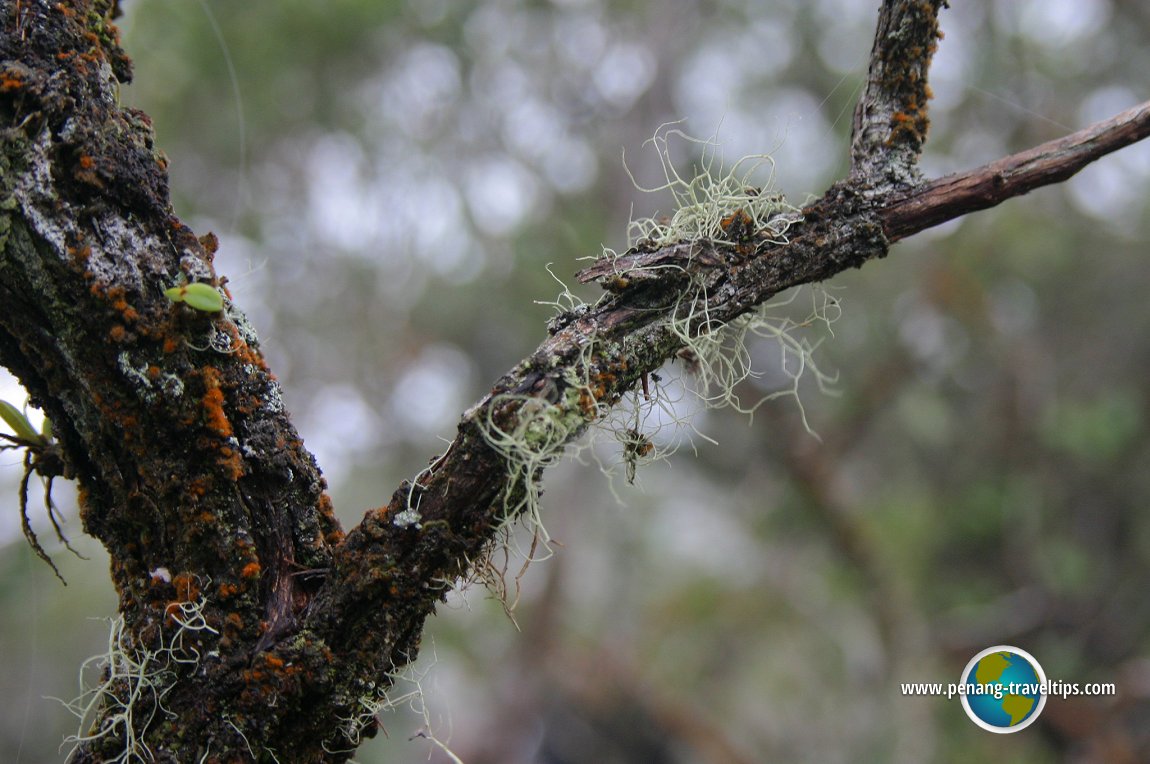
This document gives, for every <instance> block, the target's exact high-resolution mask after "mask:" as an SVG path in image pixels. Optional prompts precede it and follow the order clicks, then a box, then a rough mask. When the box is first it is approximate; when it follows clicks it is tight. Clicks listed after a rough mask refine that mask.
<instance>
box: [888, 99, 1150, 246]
mask: <svg viewBox="0 0 1150 764" xmlns="http://www.w3.org/2000/svg"><path fill="white" fill-rule="evenodd" d="M1147 136H1150V101H1147V102H1145V103H1143V104H1141V105H1139V106H1135V107H1133V108H1131V109H1127V110H1126V111H1124V112H1122V113H1121V114H1118V115H1116V116H1114V117H1111V118H1110V119H1108V120H1105V121H1104V122H1099V123H1097V124H1094V125H1091V126H1090V127H1087V128H1085V129H1083V130H1079V131H1078V132H1076V133H1072V134H1071V135H1068V136H1066V137H1064V138H1058V139H1057V140H1053V141H1049V142H1047V143H1043V144H1042V145H1041V146H1035V147H1034V148H1032V149H1028V150H1027V151H1023V152H1020V153H1018V154H1012V155H1010V156H1008V157H1004V158H1002V159H999V160H997V161H995V162H991V163H990V164H986V165H983V166H982V167H978V168H976V169H974V170H968V171H967V172H963V173H957V174H954V175H948V176H946V177H945V178H939V179H938V180H933V181H931V182H929V183H926V184H924V185H922V186H919V187H918V188H916V189H914V190H913V191H912V192H910V193H909V194H907V195H906V196H903V197H902V198H900V199H897V200H895V201H894V202H892V203H890V204H888V205H886V206H885V207H884V208H883V209H882V210H881V211H880V213H879V216H880V217H881V218H882V221H883V229H884V230H885V231H886V234H887V237H888V238H889V239H890V240H891V241H897V240H899V239H904V238H906V237H907V236H910V235H911V234H914V233H918V232H919V231H922V230H924V229H927V228H931V227H932V226H936V225H939V224H941V223H945V222H946V221H948V220H953V219H954V218H957V217H961V216H963V215H966V214H968V213H971V212H975V211H977V210H984V209H987V208H988V207H994V206H995V205H997V204H1000V203H1002V202H1004V201H1006V200H1007V199H1009V198H1011V197H1013V196H1021V195H1022V194H1025V193H1027V192H1029V191H1032V190H1034V189H1036V188H1040V187H1042V186H1047V185H1050V184H1052V183H1060V182H1062V181H1064V180H1066V179H1067V178H1070V177H1071V176H1072V175H1074V174H1075V173H1077V172H1078V171H1079V170H1081V169H1082V168H1083V167H1085V166H1086V165H1088V164H1090V163H1091V162H1093V161H1095V160H1096V159H1098V158H1099V157H1102V156H1105V155H1106V154H1109V153H1110V152H1112V151H1117V150H1118V149H1120V148H1122V147H1123V146H1129V145H1130V144H1132V143H1137V142H1138V141H1140V140H1142V139H1143V138H1146V137H1147Z"/></svg>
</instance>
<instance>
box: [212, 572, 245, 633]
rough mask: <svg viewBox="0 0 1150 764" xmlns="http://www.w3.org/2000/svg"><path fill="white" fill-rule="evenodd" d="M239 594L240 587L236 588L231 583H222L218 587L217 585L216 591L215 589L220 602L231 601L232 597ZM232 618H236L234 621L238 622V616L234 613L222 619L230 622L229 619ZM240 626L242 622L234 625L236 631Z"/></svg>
mask: <svg viewBox="0 0 1150 764" xmlns="http://www.w3.org/2000/svg"><path fill="white" fill-rule="evenodd" d="M239 592H240V587H238V586H236V585H235V584H232V583H223V584H220V585H219V588H218V589H216V593H217V594H218V595H219V597H220V599H222V600H229V599H231V598H232V597H234V596H236V595H237V594H239ZM233 616H234V617H235V618H236V620H237V621H239V618H240V617H239V615H237V614H236V613H232V614H230V615H229V616H228V617H227V618H226V619H224V620H230V619H231V618H232V617H233ZM242 626H243V622H242V621H239V623H238V624H236V628H237V629H238V628H241V627H242Z"/></svg>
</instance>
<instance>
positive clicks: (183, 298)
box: [164, 282, 224, 313]
mask: <svg viewBox="0 0 1150 764" xmlns="http://www.w3.org/2000/svg"><path fill="white" fill-rule="evenodd" d="M164 294H165V295H166V296H167V298H168V299H169V300H171V301H172V302H182V303H185V304H187V306H188V307H190V308H195V309H196V310H202V311H204V312H205V313H216V312H218V311H221V310H223V308H224V296H223V295H222V294H220V290H218V289H216V288H215V287H214V286H212V285H211V284H204V283H202V282H196V283H195V284H186V285H184V286H175V287H171V288H170V289H165V290H164Z"/></svg>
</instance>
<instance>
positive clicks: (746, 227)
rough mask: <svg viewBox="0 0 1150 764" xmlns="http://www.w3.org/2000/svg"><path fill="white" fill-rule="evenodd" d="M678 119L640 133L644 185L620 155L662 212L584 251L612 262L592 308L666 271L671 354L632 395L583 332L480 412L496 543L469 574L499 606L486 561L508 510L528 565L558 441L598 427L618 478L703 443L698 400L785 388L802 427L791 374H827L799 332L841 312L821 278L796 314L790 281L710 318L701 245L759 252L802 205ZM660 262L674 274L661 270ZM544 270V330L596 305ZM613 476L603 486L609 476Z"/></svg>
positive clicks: (596, 342) (546, 543) (821, 384)
mask: <svg viewBox="0 0 1150 764" xmlns="http://www.w3.org/2000/svg"><path fill="white" fill-rule="evenodd" d="M677 125H678V123H670V124H666V125H663V126H661V127H660V128H659V130H657V131H656V133H655V135H654V136H653V137H652V138H651V139H650V140H649V141H648V142H647V144H645V145H649V146H652V147H653V148H654V150H655V153H656V155H657V157H658V162H659V167H660V169H661V172H662V176H663V182H662V183H660V184H658V185H655V186H653V187H644V186H643V185H642V184H640V183H639V182H638V181H636V179H635V176H634V175H633V174H632V172H631V170H630V168H626V162H624V167H625V168H626V171H627V173H628V175H629V177H630V178H631V181H632V183H633V184H634V185H635V187H636V188H637V189H639V190H640V191H643V192H646V193H666V194H669V195H670V197H671V202H672V210H671V212H670V214H668V215H658V214H656V215H653V216H651V217H639V218H635V219H633V220H632V221H631V222H630V223H629V225H628V228H627V244H628V248H627V250H626V251H625V252H623V253H620V252H617V251H616V250H613V249H610V248H608V247H604V248H603V251H602V253H601V254H600V255H599V256H598V257H597V258H594V259H595V260H596V261H598V262H602V261H604V260H606V262H607V263H609V264H610V265H611V272H610V275H609V276H607V277H606V278H603V279H600V283H601V284H602V285H603V286H604V287H605V289H606V290H607V291H606V293H605V294H604V295H603V297H602V298H601V300H600V303H599V304H600V305H602V304H603V301H604V300H608V299H612V298H614V297H616V296H618V295H619V294H620V293H622V292H624V291H625V290H627V289H628V288H629V287H631V286H633V285H634V282H635V281H638V280H644V281H655V280H658V279H667V281H668V283H674V284H676V285H677V286H676V292H677V297H676V298H675V299H674V301H673V302H671V303H664V307H662V308H657V309H658V310H661V311H663V312H664V317H663V318H662V319H660V321H659V322H657V326H659V327H661V329H660V331H662V332H664V333H665V335H664V336H666V335H669V338H670V342H671V345H672V347H674V348H677V353H676V354H675V356H674V357H673V358H671V359H670V360H669V361H668V363H666V364H664V365H663V366H662V367H661V368H659V369H658V370H656V371H651V372H648V373H646V374H642V375H640V376H639V377H638V379H639V380H640V382H641V385H642V391H641V392H640V391H639V389H637V388H638V387H639V385H638V384H633V385H632V387H633V388H634V389H630V390H626V391H623V390H622V389H620V387H619V386H618V385H617V377H618V374H619V372H620V364H622V367H623V368H626V364H627V362H628V359H629V358H630V356H629V355H628V353H627V352H626V348H625V347H620V346H618V343H611V342H607V341H604V340H601V339H600V338H598V337H589V338H588V339H587V341H586V342H585V344H584V345H582V347H581V351H580V355H579V357H578V358H577V359H575V360H574V361H572V362H570V363H568V364H566V365H558V366H556V367H555V368H554V369H547V370H546V373H547V374H551V375H552V379H553V381H552V382H551V383H550V384H551V388H549V389H547V390H545V391H536V392H535V393H534V394H520V393H515V392H513V393H504V394H500V395H496V396H495V397H493V398H492V399H491V400H490V401H488V402H487V403H486V404H485V406H484V408H483V409H482V410H480V411H478V412H477V424H478V428H479V430H480V432H481V433H482V436H483V438H484V439H485V440H486V442H487V443H488V444H489V445H490V446H491V447H492V448H493V449H495V450H496V451H497V452H498V453H499V454H500V455H501V456H502V457H503V458H504V460H505V463H506V469H507V488H506V490H505V492H504V495H503V497H502V499H501V501H502V505H501V507H500V508H499V513H498V518H499V525H498V528H497V534H496V538H497V540H496V541H495V542H493V543H492V544H491V545H489V550H488V553H487V554H486V555H485V557H484V559H482V560H478V561H473V562H475V567H474V568H473V569H472V575H473V576H475V577H478V578H480V579H481V580H484V581H485V582H486V583H488V585H489V587H492V589H493V590H494V591H495V593H496V595H497V596H498V597H499V598H500V599H501V600H502V601H503V602H504V604H505V606H506V604H507V598H506V589H505V588H502V587H501V586H500V584H499V583H497V582H501V581H502V579H503V576H502V573H504V572H505V571H506V565H504V566H502V567H499V566H493V565H492V564H491V559H492V557H493V555H494V554H495V551H496V550H497V549H500V548H502V549H503V550H504V551H505V552H506V550H507V548H508V546H510V545H512V544H514V543H515V539H516V536H515V535H514V534H513V533H512V525H513V524H514V523H515V521H517V520H522V521H523V522H524V524H525V525H526V527H527V530H528V532H529V534H530V539H531V541H530V545H529V548H528V549H527V550H523V549H519V550H518V551H520V552H521V553H522V554H523V556H524V557H525V558H526V562H525V565H526V564H527V563H529V562H531V561H532V560H534V559H539V558H540V557H542V556H546V555H547V554H549V553H550V551H551V546H550V542H551V540H552V539H551V536H550V534H548V532H547V530H546V528H545V527H544V525H543V522H542V518H541V514H540V506H539V503H540V497H541V494H542V488H541V482H540V481H541V473H542V471H543V470H544V469H545V468H547V467H549V466H551V465H552V464H554V463H555V462H556V461H557V460H558V459H559V458H560V457H561V456H563V455H564V453H565V452H567V453H573V454H575V455H576V456H579V455H581V454H583V453H584V452H585V451H586V449H588V448H589V447H590V446H591V445H593V444H594V443H595V442H596V441H597V440H599V439H600V438H599V436H601V435H603V434H606V435H607V436H608V437H607V438H604V439H603V440H605V441H606V442H607V443H609V444H611V447H610V448H609V449H608V452H607V453H606V454H604V452H603V451H604V450H603V449H601V448H599V449H591V454H592V458H593V459H594V461H596V462H598V463H599V466H600V467H601V469H602V470H603V472H604V473H605V474H606V475H607V476H608V477H609V478H611V477H613V476H614V474H615V470H616V467H618V466H622V467H623V471H624V475H625V477H626V479H627V482H628V483H634V482H635V481H636V477H637V473H638V470H639V468H640V467H642V466H644V465H646V464H649V463H651V462H653V461H656V460H660V459H665V458H667V457H669V456H670V455H671V454H673V453H674V452H675V451H676V450H677V449H678V448H680V447H681V446H682V445H683V444H685V443H686V444H690V445H691V447H694V443H695V441H696V439H697V438H701V439H703V440H707V441H710V442H714V441H713V439H712V438H710V437H707V436H706V435H704V434H702V433H700V432H699V431H698V430H696V429H695V428H694V427H693V425H692V424H691V415H692V414H693V413H694V412H695V411H697V410H698V409H700V408H722V407H730V408H733V409H735V410H737V411H739V412H742V413H745V414H748V415H753V413H754V411H755V410H756V409H757V408H758V407H759V406H761V405H762V404H763V403H765V402H766V401H769V400H772V399H775V398H779V397H783V396H788V397H793V398H794V399H795V401H796V402H797V404H798V408H799V413H800V416H801V417H802V421H803V425H804V427H806V429H807V430H808V431H811V428H810V426H809V424H808V422H807V417H806V412H805V410H804V409H803V406H802V402H801V400H800V397H799V392H800V382H801V380H802V379H804V378H806V377H808V376H809V377H811V378H813V380H814V383H815V385H816V386H817V387H818V389H820V390H821V391H824V392H827V391H829V390H830V388H831V385H832V384H833V383H834V381H835V378H834V376H833V375H831V374H828V373H826V372H824V371H823V370H822V369H821V368H820V367H819V366H818V364H817V363H816V362H815V358H814V351H815V349H816V348H817V347H818V344H819V341H818V340H814V341H812V340H811V339H808V338H807V337H806V336H803V335H804V333H805V330H809V329H811V328H813V327H815V326H816V325H821V326H822V327H824V328H825V329H826V330H827V331H828V333H829V328H830V325H831V324H832V323H833V322H834V320H835V319H837V318H838V317H839V313H840V307H839V303H838V301H837V300H836V299H835V298H833V297H831V296H830V295H829V294H828V293H827V292H826V291H824V290H823V289H821V288H819V287H814V288H812V289H811V291H810V299H811V303H810V309H809V311H805V312H802V311H800V312H798V313H796V310H795V308H796V306H797V304H798V303H797V301H798V298H799V295H800V294H803V291H802V288H800V289H798V290H795V291H792V292H791V293H790V294H789V295H787V296H784V297H782V298H780V299H776V300H772V301H769V302H767V303H765V304H764V305H762V306H760V307H758V308H756V309H754V310H752V311H750V312H749V313H745V314H743V315H741V316H739V317H738V318H735V319H733V320H729V321H723V320H720V319H718V318H716V317H714V316H712V315H710V309H709V307H708V306H709V305H711V297H712V293H711V290H712V288H713V287H714V283H715V282H714V281H713V280H708V279H706V278H704V277H703V276H701V275H700V273H701V271H700V269H698V268H696V267H694V266H693V265H692V263H691V260H690V259H691V258H693V257H695V256H696V254H697V253H700V252H706V251H718V252H722V253H725V255H726V256H729V258H730V260H729V261H730V262H741V261H744V260H745V259H747V258H751V257H756V256H760V253H761V252H762V251H764V249H765V248H766V247H769V246H770V245H771V244H785V243H786V242H787V234H788V229H789V228H790V227H791V226H793V225H795V224H796V223H798V222H800V221H801V220H802V212H801V210H800V209H799V208H798V207H795V206H794V205H791V204H789V203H788V202H787V201H786V199H785V198H784V197H783V196H782V195H781V194H779V193H777V192H776V191H775V190H774V189H773V188H772V181H773V171H774V162H773V160H772V158H771V157H770V156H768V155H762V154H761V155H752V156H747V157H743V158H742V159H740V160H738V161H737V162H735V163H734V164H733V165H730V166H727V165H726V164H725V162H724V160H723V157H722V153H721V150H720V148H719V145H718V143H717V141H716V140H715V139H714V138H713V137H712V138H710V139H698V138H693V137H691V136H689V135H688V134H686V133H685V132H683V131H682V130H681V129H679V128H678V126H677ZM674 141H682V142H684V143H685V144H686V145H687V147H688V148H691V149H695V150H696V152H697V155H698V159H697V161H696V164H695V165H694V167H693V168H692V171H691V172H688V173H681V172H680V171H679V169H677V167H676V163H675V162H674V161H673V160H672V143H673V142H674ZM683 245H686V246H683ZM673 247H681V251H682V252H683V253H684V254H683V255H682V256H681V257H679V258H678V259H676V258H664V259H659V260H655V261H653V262H655V263H656V264H653V265H647V266H636V265H635V262H636V261H635V260H634V259H633V258H629V259H628V260H627V261H626V265H624V263H623V261H622V260H621V258H623V256H624V255H631V254H634V253H644V252H656V251H658V250H661V249H664V248H673ZM668 269H670V270H671V271H675V272H674V273H668V272H667V271H668ZM548 271H549V272H551V275H552V277H553V278H555V280H556V281H557V282H559V284H560V286H561V288H562V291H561V293H560V294H559V296H558V297H557V298H555V299H554V300H551V301H547V302H544V303H541V304H546V305H550V306H551V307H553V308H555V309H556V311H557V315H556V316H554V317H553V318H552V319H551V320H550V321H549V322H548V330H549V332H550V333H551V334H557V333H558V332H559V331H561V330H563V329H564V328H566V327H567V326H568V325H570V324H571V323H572V322H573V321H575V320H577V319H578V318H580V317H582V316H584V315H587V314H588V313H589V312H591V311H592V310H594V308H595V307H596V306H591V305H588V304H586V303H584V302H583V301H582V300H581V299H580V298H579V297H578V296H576V295H575V294H574V293H572V292H571V290H570V289H569V288H568V287H567V286H566V285H565V284H564V283H563V282H562V280H560V279H559V278H558V277H556V276H555V274H554V273H553V272H552V271H551V269H550V267H548ZM644 271H647V272H646V273H644ZM654 271H661V273H654ZM796 316H798V317H796ZM771 342H773V343H774V344H775V346H776V348H777V352H778V359H779V360H778V361H777V363H776V364H773V366H774V367H775V368H773V369H772V372H773V374H772V377H773V378H777V379H779V380H781V384H782V386H781V387H779V388H778V389H773V390H772V389H771V388H770V387H769V386H765V385H763V382H764V380H763V377H764V373H763V372H762V371H760V370H759V369H757V368H756V364H755V361H757V360H759V361H761V356H762V350H763V346H764V344H765V343H771ZM632 349H633V348H632ZM608 378H610V381H606V382H605V380H607V379H608ZM629 378H630V379H634V375H633V374H631V375H630V376H629ZM688 378H690V379H688ZM748 382H750V383H752V384H751V385H748V384H745V383H748ZM555 383H558V384H555ZM748 388H751V389H753V393H751V395H753V396H755V397H754V399H751V398H749V397H748ZM688 390H689V391H691V392H692V393H694V396H695V397H696V399H697V402H696V403H695V404H691V403H690V402H689V401H688V400H687V396H686V391H688ZM585 431H590V432H591V437H590V438H589V439H588V441H589V442H583V443H580V444H576V443H575V441H576V440H577V439H578V438H579V437H580V436H581V435H582V434H583V433H584V432H585ZM611 487H612V491H613V492H614V481H613V480H612V481H611ZM540 550H542V554H540ZM493 571H494V572H493ZM517 578H518V577H517Z"/></svg>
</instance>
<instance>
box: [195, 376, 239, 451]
mask: <svg viewBox="0 0 1150 764" xmlns="http://www.w3.org/2000/svg"><path fill="white" fill-rule="evenodd" d="M203 376H204V384H205V385H206V386H207V390H206V391H205V392H204V398H203V401H202V405H203V409H204V424H206V425H207V428H208V429H209V430H211V431H212V432H214V433H215V434H216V435H219V436H220V437H221V438H229V437H231V435H232V423H231V422H229V421H228V415H227V414H226V413H225V412H224V391H223V390H221V389H220V382H219V372H217V371H216V370H215V369H213V368H211V367H210V366H208V367H205V368H204V374H203Z"/></svg>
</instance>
